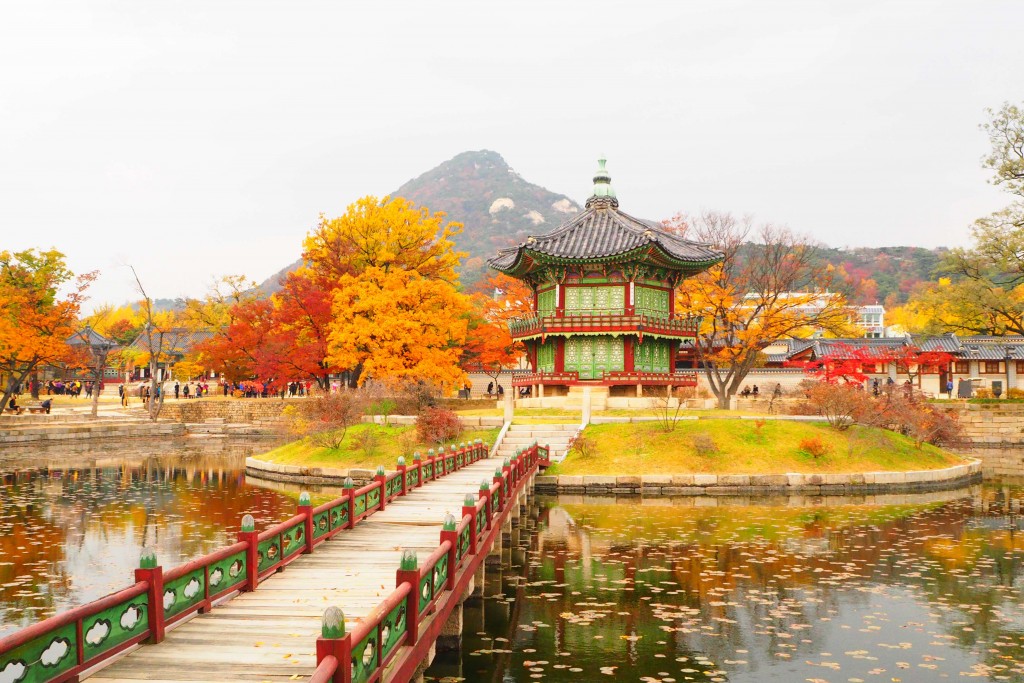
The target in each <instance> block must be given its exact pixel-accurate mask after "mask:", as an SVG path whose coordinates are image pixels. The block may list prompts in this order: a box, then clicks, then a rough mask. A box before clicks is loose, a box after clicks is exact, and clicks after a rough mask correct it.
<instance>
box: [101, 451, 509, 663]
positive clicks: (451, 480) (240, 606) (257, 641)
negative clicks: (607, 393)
mask: <svg viewBox="0 0 1024 683" xmlns="http://www.w3.org/2000/svg"><path fill="white" fill-rule="evenodd" d="M500 462H501V461H500V460H499V459H498V458H485V459H483V460H480V461H478V462H476V463H473V464H472V465H468V466H466V467H464V468H463V469H461V470H458V471H456V472H453V473H451V474H449V475H447V476H445V477H443V478H441V479H438V480H436V481H433V482H430V483H429V484H427V485H426V486H424V487H423V488H419V489H416V490H415V491H413V492H410V494H409V495H408V496H405V497H402V498H396V499H395V500H394V501H393V502H391V503H390V504H388V506H387V508H386V509H385V510H384V511H383V512H377V513H375V514H374V515H372V516H371V517H369V518H367V519H365V520H364V521H362V522H360V523H359V524H357V525H356V527H355V528H354V529H350V530H348V531H345V532H342V533H341V534H340V535H338V536H337V537H335V538H334V539H332V540H331V541H328V542H327V543H324V544H322V545H320V546H318V547H317V549H316V550H315V551H314V552H313V553H312V554H311V555H304V556H302V557H301V558H300V559H298V560H296V561H295V562H293V563H292V564H290V565H288V567H286V568H285V570H284V571H283V572H281V573H279V574H275V575H273V576H271V577H269V578H267V579H266V580H265V581H264V582H263V583H261V584H260V587H259V589H258V590H256V591H254V592H251V593H242V594H240V595H237V596H236V597H234V598H233V599H231V600H230V601H228V602H226V603H224V604H222V605H220V606H218V607H214V609H213V611H211V612H210V613H209V614H204V615H199V616H196V617H195V618H193V619H191V620H190V621H187V622H185V623H183V624H181V625H179V626H177V627H176V628H174V629H172V630H170V631H168V632H167V637H166V639H165V640H164V642H162V643H160V644H159V645H143V646H141V647H139V648H138V649H136V650H134V651H131V652H130V653H129V654H128V655H127V656H125V657H123V658H122V659H120V660H118V661H117V662H115V663H114V664H111V665H110V666H108V667H106V668H104V669H101V670H100V671H98V672H96V673H95V674H93V675H92V676H90V677H89V681H90V682H91V683H124V682H128V681H150V682H166V683H170V682H184V681H253V682H254V683H259V682H261V681H292V680H305V679H306V678H308V677H309V676H310V675H311V674H312V673H313V671H314V669H315V668H316V655H315V652H314V650H315V645H316V638H317V637H318V636H319V635H320V626H321V618H322V616H323V612H324V609H326V608H327V607H329V606H331V605H336V606H338V607H340V608H341V609H342V611H343V612H344V613H345V617H346V622H347V623H348V625H349V628H351V625H352V623H353V622H354V621H356V620H357V619H359V618H361V617H363V616H364V615H366V614H367V613H369V612H370V611H371V610H372V609H373V608H374V607H376V606H377V605H378V604H380V602H381V601H382V600H383V599H384V597H386V596H387V595H388V594H390V593H391V592H392V591H393V590H394V588H395V572H396V570H397V569H398V564H399V557H400V551H401V549H404V548H412V549H414V550H416V551H417V554H418V555H419V556H420V558H421V560H422V559H424V558H425V557H426V556H427V555H428V554H430V553H431V552H432V551H434V550H435V549H436V548H437V545H438V536H439V532H440V530H441V523H442V521H443V520H444V515H445V513H446V512H451V513H452V514H454V515H455V516H456V517H459V516H460V512H461V505H462V500H463V498H464V497H465V495H466V494H467V493H474V494H475V493H476V492H477V489H478V488H479V486H480V481H481V479H484V478H487V479H488V480H489V479H490V477H491V475H492V474H493V473H494V468H495V464H496V463H500Z"/></svg>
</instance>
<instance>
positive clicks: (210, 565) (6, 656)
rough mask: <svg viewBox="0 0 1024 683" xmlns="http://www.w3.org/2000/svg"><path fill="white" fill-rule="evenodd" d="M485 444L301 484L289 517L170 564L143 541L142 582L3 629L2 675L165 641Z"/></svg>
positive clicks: (44, 682)
mask: <svg viewBox="0 0 1024 683" xmlns="http://www.w3.org/2000/svg"><path fill="white" fill-rule="evenodd" d="M487 452H488V449H487V445H486V444H484V443H483V442H482V441H481V440H480V439H477V440H476V441H475V442H473V443H469V444H466V443H462V444H459V445H458V446H455V445H454V444H453V445H452V446H451V447H450V448H449V449H448V450H444V449H442V450H441V451H440V452H439V453H436V454H435V453H434V451H433V449H431V450H430V451H428V452H427V457H426V458H421V457H420V456H419V454H418V453H417V454H416V455H415V456H414V462H413V464H412V465H407V464H406V463H405V459H404V458H399V459H398V470H397V471H396V472H392V473H390V474H386V473H385V472H384V468H383V467H378V468H377V475H376V476H375V477H374V480H373V481H372V482H370V483H369V484H367V485H366V486H363V487H361V488H359V489H355V488H354V486H353V484H352V482H351V480H348V481H346V482H345V493H344V495H342V496H340V497H339V498H336V499H334V500H331V501H328V502H326V503H324V504H322V505H318V506H317V507H315V508H314V507H313V506H312V505H311V504H310V500H309V494H307V493H303V494H302V495H300V496H299V505H298V509H297V512H296V514H295V516H293V517H291V518H290V519H287V520H285V521H283V522H280V523H278V524H275V525H274V526H272V527H270V528H269V529H266V530H264V531H261V532H257V531H256V530H255V529H254V523H253V518H252V516H251V515H246V516H245V517H244V518H243V519H242V530H241V531H239V532H238V542H237V543H234V544H233V545H230V546H228V547H226V548H221V549H220V550H216V551H214V552H212V553H209V554H207V555H203V556H202V557H198V558H196V559H194V560H190V561H189V562H186V563H185V564H182V565H180V566H177V567H174V568H172V569H168V570H166V571H164V570H163V568H162V567H160V566H158V565H157V560H156V556H155V555H154V554H153V552H152V551H151V550H149V549H143V553H142V556H141V558H140V563H139V564H140V567H139V569H136V570H135V583H134V585H132V586H130V587H128V588H126V589H124V590H121V591H118V592H116V593H112V594H110V595H107V596H105V597H103V598H100V599H99V600H95V601H93V602H90V603H87V604H85V605H81V606H79V607H75V608H73V609H71V610H68V611H66V612H62V613H61V614H57V615H55V616H53V617H50V618H49V619H45V620H43V621H41V622H39V623H37V624H33V625H31V626H28V627H26V628H23V629H21V630H20V631H17V632H15V633H12V634H11V635H8V636H6V637H4V638H3V639H0V680H12V681H32V683H60V682H62V681H71V680H75V679H76V678H77V676H78V674H79V673H81V672H82V671H84V670H86V669H88V668H92V667H94V666H96V665H97V664H99V663H101V662H103V661H104V660H107V659H109V658H111V657H113V656H114V655H116V654H118V653H120V652H121V651H122V650H124V649H126V648H128V647H131V646H132V645H135V644H137V643H140V642H143V641H146V642H150V643H159V642H160V641H162V640H163V639H164V632H165V630H166V628H167V627H168V626H171V625H172V624H175V623H177V622H179V621H181V620H183V619H185V618H186V617H188V616H190V615H192V614H194V613H196V612H207V611H209V610H210V609H212V607H213V604H214V602H216V601H220V600H223V599H225V598H226V597H227V596H229V595H231V594H233V593H236V592H241V591H253V590H256V589H257V588H258V587H259V584H260V582H262V581H264V580H265V579H266V578H268V577H269V576H270V575H272V574H274V573H275V572H279V571H282V570H284V568H285V567H286V566H287V565H289V564H291V563H292V562H294V561H295V560H296V559H298V557H299V556H300V555H302V554H304V553H311V552H313V551H314V549H315V548H316V546H318V545H320V544H321V543H323V542H324V541H327V540H328V539H330V538H332V537H333V536H335V535H337V534H338V533H340V532H341V531H343V530H345V529H351V528H352V527H353V526H355V524H357V523H358V522H360V521H362V520H364V519H366V518H367V517H369V516H370V515H372V514H373V513H375V512H377V511H379V510H383V509H385V507H386V506H387V504H388V503H389V502H390V501H392V500H394V499H395V498H397V497H399V496H405V495H408V494H409V493H411V492H412V489H413V488H415V487H418V486H422V485H423V484H424V482H428V481H433V480H434V479H437V478H439V477H443V476H444V475H446V474H448V473H450V472H454V471H456V470H457V469H461V468H462V467H465V466H466V465H470V464H472V463H474V462H476V461H478V460H481V459H483V458H486V457H487ZM410 482H412V483H411V484H410ZM378 642H379V641H378ZM393 647H397V645H393ZM325 680H329V679H325Z"/></svg>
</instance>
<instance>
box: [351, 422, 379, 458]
mask: <svg viewBox="0 0 1024 683" xmlns="http://www.w3.org/2000/svg"><path fill="white" fill-rule="evenodd" d="M379 443H380V439H379V437H378V436H377V427H376V426H374V425H369V426H368V427H367V428H366V429H364V430H362V431H361V432H358V433H356V434H355V435H354V436H353V437H352V445H353V447H355V448H358V449H359V450H361V451H362V452H363V454H364V455H365V456H366V457H370V456H372V455H373V454H374V453H376V452H377V445H378V444H379Z"/></svg>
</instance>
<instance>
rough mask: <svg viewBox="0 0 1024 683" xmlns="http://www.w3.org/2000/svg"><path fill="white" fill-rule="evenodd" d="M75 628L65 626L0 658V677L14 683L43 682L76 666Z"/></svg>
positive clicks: (71, 625) (69, 625) (72, 625)
mask: <svg viewBox="0 0 1024 683" xmlns="http://www.w3.org/2000/svg"><path fill="white" fill-rule="evenodd" d="M77 652H78V646H77V644H76V640H75V625H74V624H68V625H67V626H62V627H61V628H59V629H56V630H54V631H51V632H50V633H47V634H45V635H42V636H39V637H38V638H36V639H35V640H31V641H29V642H27V643H25V644H24V645H22V646H21V647H16V648H14V649H13V650H11V651H10V652H6V653H4V654H2V655H0V676H5V677H6V678H4V679H3V680H7V681H17V683H46V681H52V680H54V679H55V678H57V677H58V676H60V675H61V674H63V673H64V672H66V671H68V670H69V669H71V668H73V667H74V666H75V665H76V664H77V663H78V654H77Z"/></svg>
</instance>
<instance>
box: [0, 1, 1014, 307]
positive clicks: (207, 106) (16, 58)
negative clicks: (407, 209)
mask: <svg viewBox="0 0 1024 683" xmlns="http://www.w3.org/2000/svg"><path fill="white" fill-rule="evenodd" d="M0 16H2V19H0V64H2V65H3V66H2V67H0V248H6V249H22V248H27V247H33V246H34V247H49V246H54V247H56V248H58V249H60V250H61V251H63V252H65V253H66V254H67V255H68V258H69V261H70V263H71V265H72V267H73V268H74V269H75V270H76V271H79V272H81V271H86V270H92V269H99V270H101V271H102V275H101V278H100V280H99V281H98V282H97V283H96V285H95V286H94V288H93V300H94V302H104V301H109V302H116V303H120V302H123V301H126V300H128V299H132V298H135V296H136V295H135V293H134V290H133V288H132V286H131V280H130V273H129V272H128V269H127V268H125V267H123V266H122V265H120V264H124V263H131V264H133V265H134V266H135V267H136V269H138V270H139V272H140V274H141V275H142V277H143V280H144V282H145V283H146V285H147V287H148V289H149V290H150V294H152V295H154V296H159V297H175V296H181V295H186V294H187V295H199V294H202V293H203V292H204V291H205V290H206V288H207V286H208V285H209V283H210V282H211V281H212V279H213V278H214V277H215V276H219V275H224V274H229V273H245V274H246V275H248V276H249V277H251V278H253V279H256V280H262V279H264V278H265V277H267V276H269V275H270V274H271V273H273V272H274V271H276V270H277V269H279V268H281V267H283V266H284V265H286V264H287V263H289V262H290V261H292V260H294V259H295V258H297V257H298V254H299V251H300V243H301V240H302V237H303V236H304V234H305V233H306V231H307V230H308V229H309V228H310V227H312V226H313V225H314V224H315V222H316V218H317V215H318V214H319V213H320V212H326V213H328V214H331V215H337V214H339V213H341V212H342V211H343V210H344V208H345V206H346V205H347V204H349V203H350V202H352V201H353V200H355V199H356V198H358V197H359V196H362V195H364V194H378V195H380V194H384V193H386V192H389V191H391V190H394V189H395V188H397V187H398V186H399V185H400V184H402V183H403V182H404V181H406V180H408V179H409V178H411V177H413V176H415V175H418V174H420V173H422V172H423V171H426V170H427V169H429V168H431V167H433V166H435V165H437V164H438V163H440V162H442V161H444V160H445V159H448V158H450V157H452V156H454V155H455V154H457V153H459V152H462V151H465V150H471V149H483V148H486V149H492V150H495V151H498V152H500V153H501V154H502V155H503V156H504V157H505V159H506V160H507V161H508V162H509V164H510V165H512V167H513V168H515V169H516V170H517V171H518V172H519V173H520V174H521V175H522V176H523V177H524V178H526V179H527V180H529V181H532V182H535V183H539V184H541V185H544V186H546V187H547V188H549V189H551V190H553V191H555V192H565V193H568V194H569V195H570V196H572V197H574V198H575V199H576V200H578V201H582V200H584V199H585V198H586V195H587V194H588V190H589V188H590V177H591V175H592V172H593V170H594V168H595V161H594V160H595V158H596V157H597V155H598V153H600V152H604V153H606V154H607V156H608V159H609V163H608V168H609V171H610V172H611V174H612V178H613V182H614V185H615V188H616V191H617V192H618V195H619V198H620V200H621V202H622V208H623V209H625V210H626V211H628V212H630V213H632V214H634V215H639V216H643V217H645V218H651V219H659V218H665V217H668V216H669V215H671V214H673V213H674V212H676V211H678V210H689V211H695V210H699V209H701V208H716V209H728V210H733V211H737V212H749V213H753V214H754V215H755V216H756V218H758V219H761V220H770V221H774V222H779V223H786V224H788V225H789V226H791V227H792V228H794V229H796V230H798V231H800V232H803V233H805V234H809V235H811V236H813V237H815V238H817V239H819V240H821V241H823V242H826V243H828V244H832V245H836V246H841V245H850V246H861V245H866V246H882V245H915V246H926V247H931V246H937V245H956V244H964V243H966V241H967V237H968V232H967V229H968V226H969V225H970V223H971V221H973V220H974V219H975V218H977V217H979V216H981V215H984V214H986V213H989V212H991V211H993V210H995V209H997V208H1000V207H1001V206H1002V205H1004V204H1006V203H1008V201H1009V200H1008V197H1007V196H1005V195H1003V194H1002V193H1000V192H999V191H998V190H997V189H995V188H993V187H991V186H989V185H987V184H986V182H985V180H986V178H987V177H988V174H987V172H985V171H984V170H983V169H981V167H980V164H979V159H980V158H981V156H982V155H983V154H984V153H985V151H986V150H987V142H986V139H985V136H984V135H983V134H982V133H981V132H980V131H979V130H978V128H977V126H978V124H979V123H981V122H982V121H983V120H984V118H985V114H984V112H983V110H984V108H986V107H998V106H999V105H1000V104H1001V103H1002V102H1003V101H1005V100H1011V101H1017V102H1020V101H1021V99H1022V98H1021V84H1022V80H1021V78H1022V77H1021V69H1022V67H1024V41H1022V40H1021V39H1020V35H1019V30H1020V27H1021V26H1024V3H1020V2H1012V1H1007V2H986V1H975V2H908V1H904V2H891V1H890V2H863V1H861V2H821V1H820V0H815V1H813V2H788V3H781V2H763V1H759V2H720V1H715V2H702V3H696V2H639V1H638V0H637V1H634V2H630V3H625V2H623V3H608V2H585V3H584V2H566V1H564V0H559V1H558V2H550V1H549V2H524V1H521V2H517V3H492V2H465V3H463V2H458V3H452V2H429V3H426V2H416V3H413V2H409V3H403V4H398V3H391V2H382V1H377V2H338V1H336V0H335V1H333V2H307V1H304V2H287V3H285V2H281V3H273V4H271V3H265V2H225V1H223V0H218V1H217V2H173V3H170V2H165V3H150V2H137V1H134V0H130V1H124V2H102V1H99V0H90V1H89V2H78V1H68V2H21V3H6V4H5V6H4V9H3V10H2V15H0Z"/></svg>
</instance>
